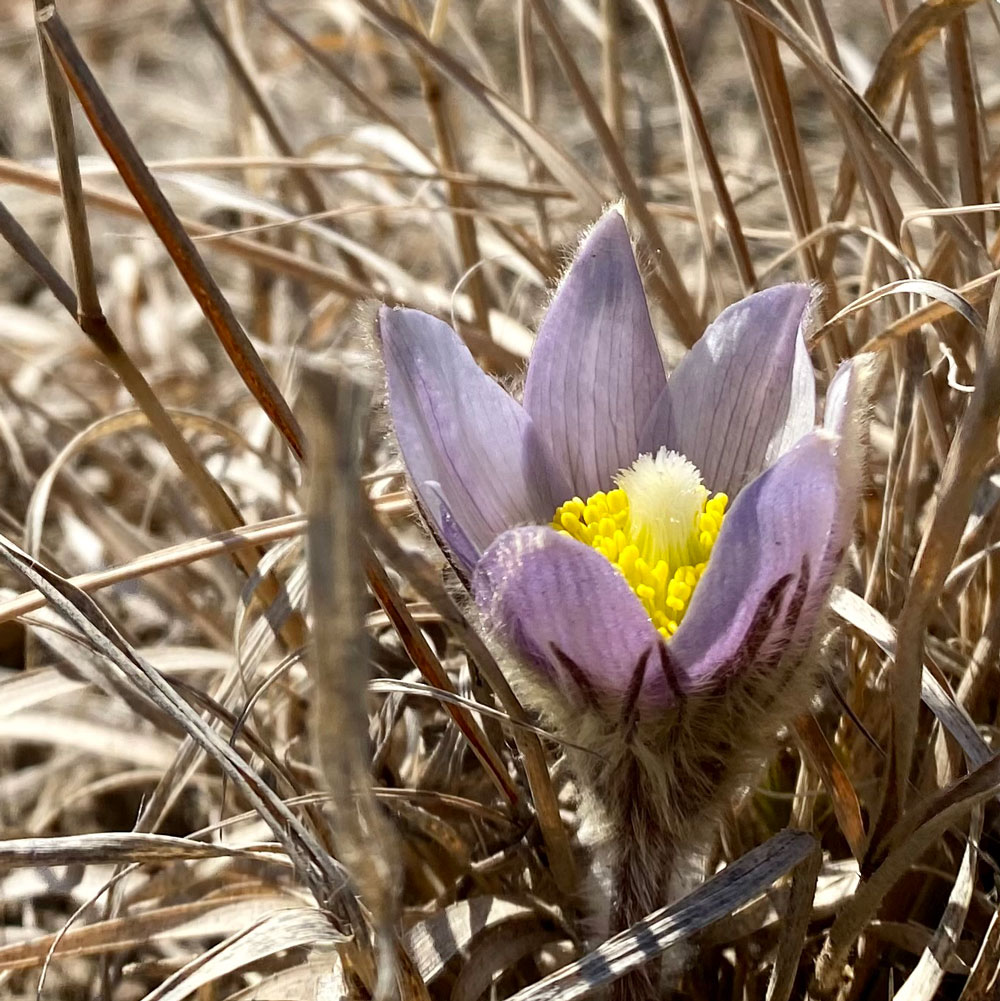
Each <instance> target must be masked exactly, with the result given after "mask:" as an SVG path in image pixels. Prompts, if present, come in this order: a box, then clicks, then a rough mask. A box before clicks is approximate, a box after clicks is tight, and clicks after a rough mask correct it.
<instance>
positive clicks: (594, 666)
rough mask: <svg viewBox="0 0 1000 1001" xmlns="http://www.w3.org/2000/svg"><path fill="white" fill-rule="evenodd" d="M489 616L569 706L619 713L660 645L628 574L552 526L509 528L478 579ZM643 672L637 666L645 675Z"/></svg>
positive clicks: (476, 589)
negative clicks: (622, 573) (619, 570)
mask: <svg viewBox="0 0 1000 1001" xmlns="http://www.w3.org/2000/svg"><path fill="white" fill-rule="evenodd" d="M472 591H473V596H474V597H475V599H476V604H477V605H478V606H479V609H480V611H481V613H482V615H483V618H484V620H485V622H486V624H487V625H488V626H489V627H490V629H491V630H493V631H494V632H495V633H496V635H497V636H498V637H499V638H500V639H501V640H502V641H503V642H504V643H505V644H506V645H507V646H508V647H510V648H511V649H512V650H513V651H514V652H515V653H516V654H518V656H519V657H520V658H521V659H522V660H524V661H525V662H526V663H527V664H528V665H529V666H530V667H531V668H532V669H533V670H534V671H535V672H537V674H538V675H539V678H540V679H541V680H542V681H543V683H547V684H549V685H551V686H554V687H555V688H557V689H558V690H559V692H560V693H561V694H562V695H563V697H564V699H565V702H566V704H567V705H568V706H576V707H578V708H584V707H586V708H590V709H595V710H599V711H600V710H602V709H607V710H608V711H609V712H610V713H616V712H617V710H618V707H619V706H620V705H621V703H622V702H624V701H626V700H627V699H628V698H629V693H630V691H631V690H632V686H633V684H638V685H639V686H640V689H639V690H637V691H635V692H633V696H634V698H635V700H641V689H642V687H643V686H644V681H645V675H646V674H647V673H648V674H650V675H651V674H652V672H653V671H658V670H660V666H659V660H658V657H656V656H655V654H656V653H657V651H658V650H659V647H660V645H661V642H660V636H659V633H657V631H656V630H655V629H654V628H653V624H652V622H650V620H649V616H648V615H647V614H646V612H645V610H644V609H643V607H642V605H641V604H640V603H639V601H638V599H637V598H636V596H635V595H634V594H633V593H632V591H631V590H630V589H629V586H628V584H627V583H626V582H625V578H624V577H622V575H621V574H620V573H619V572H618V570H616V569H615V568H614V567H613V566H612V565H611V564H610V563H609V562H608V560H607V559H605V557H604V556H603V555H602V554H600V553H598V552H597V551H596V550H594V549H591V548H590V547H589V546H585V545H583V544H582V543H580V542H577V541H576V540H574V539H570V538H567V537H566V536H565V535H561V534H559V533H558V532H555V531H553V530H552V529H550V528H516V529H513V530H512V531H509V532H505V533H504V534H503V535H501V536H500V537H499V538H498V539H497V540H496V542H495V543H494V544H493V545H492V546H490V548H489V549H488V550H487V551H486V552H485V553H484V554H483V557H482V559H481V560H480V561H479V564H478V566H477V567H476V572H475V575H474V576H473V579H472ZM637 672H638V675H637Z"/></svg>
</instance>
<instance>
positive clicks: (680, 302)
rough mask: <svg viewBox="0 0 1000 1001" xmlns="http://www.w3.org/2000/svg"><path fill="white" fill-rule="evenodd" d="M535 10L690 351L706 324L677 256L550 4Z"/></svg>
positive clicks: (539, 3)
mask: <svg viewBox="0 0 1000 1001" xmlns="http://www.w3.org/2000/svg"><path fill="white" fill-rule="evenodd" d="M531 6H532V9H533V10H534V12H535V16H536V17H537V18H538V21H539V23H540V24H541V26H542V28H543V29H544V31H545V37H546V38H547V39H548V43H549V46H550V47H551V49H552V52H553V54H554V55H555V57H556V61H557V62H558V63H559V68H560V69H561V70H562V72H563V74H564V75H565V77H566V78H567V80H569V82H570V84H571V86H572V87H573V92H574V93H575V94H576V96H577V99H578V100H579V101H580V104H581V106H582V108H583V112H584V114H585V115H586V116H587V121H588V122H589V123H590V127H591V128H592V129H593V130H594V135H595V136H596V137H597V141H598V143H599V145H600V147H601V151H602V153H603V154H604V156H605V158H606V159H607V161H608V166H609V167H610V168H611V170H612V172H613V174H614V176H615V181H617V183H618V186H619V187H620V188H621V191H622V193H623V194H624V196H625V201H626V204H627V205H628V208H629V211H630V212H631V213H632V214H633V215H634V216H635V219H636V222H637V223H638V224H639V228H640V230H641V231H642V235H643V237H644V238H645V240H646V242H647V243H648V244H649V249H650V250H651V251H652V253H653V255H654V260H655V262H656V272H655V275H656V276H657V277H658V280H657V281H655V282H654V283H653V289H652V291H653V292H654V294H657V295H658V298H660V300H661V301H662V304H663V308H664V310H665V311H666V313H667V315H668V316H669V317H670V319H671V320H672V321H673V325H674V332H675V333H676V335H677V337H678V339H679V340H680V341H681V342H682V343H683V344H685V345H687V346H688V347H690V346H691V345H692V344H694V342H695V341H696V340H697V339H698V337H700V336H701V323H700V321H699V319H698V314H697V311H696V309H695V306H694V302H693V300H692V299H691V296H690V294H689V293H688V291H687V288H686V287H685V285H684V282H683V281H682V280H681V275H680V272H679V271H678V269H677V264H676V263H675V262H674V258H673V255H672V254H671V253H670V251H669V250H668V249H667V245H666V243H665V242H664V240H663V237H662V236H661V234H660V230H659V227H658V226H657V225H656V220H655V219H654V218H653V214H652V213H651V212H650V210H649V207H648V205H647V204H646V199H645V198H644V197H643V194H642V191H641V190H640V188H639V185H638V184H637V183H636V180H635V177H634V175H633V174H632V171H631V169H630V168H629V165H628V162H627V160H626V159H625V154H624V152H623V151H622V149H621V148H620V147H619V146H618V144H617V143H616V142H615V138H614V136H613V135H612V134H611V130H610V129H609V128H608V124H607V122H606V121H605V120H604V116H603V115H602V114H601V109H600V106H599V105H598V103H597V101H596V100H595V99H594V95H593V94H592V93H591V92H590V88H589V87H588V86H587V82H586V80H585V79H584V77H583V74H582V73H581V72H580V67H579V66H578V65H577V63H576V60H575V59H574V58H573V54H572V52H571V51H570V49H569V46H567V44H566V42H565V40H564V39H563V36H562V33H561V32H560V29H559V25H558V24H557V23H556V20H555V18H554V17H553V15H552V11H551V10H550V9H549V6H548V4H547V3H546V2H545V0H531Z"/></svg>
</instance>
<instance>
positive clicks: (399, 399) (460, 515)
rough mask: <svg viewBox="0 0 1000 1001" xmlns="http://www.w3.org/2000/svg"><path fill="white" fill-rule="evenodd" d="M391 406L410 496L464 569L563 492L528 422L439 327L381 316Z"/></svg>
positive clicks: (419, 318) (402, 314)
mask: <svg viewBox="0 0 1000 1001" xmlns="http://www.w3.org/2000/svg"><path fill="white" fill-rule="evenodd" d="M378 330H379V335H380V337H381V341H382V353H383V357H384V359H385V368H386V374H387V376H388V382H389V410H390V413H391V415H392V422H393V426H394V428H395V431H396V437H397V438H398V439H399V446H400V449H401V450H402V453H403V461H404V462H405V463H406V468H407V472H408V473H409V475H410V478H411V480H412V482H413V485H414V489H415V490H416V492H417V496H418V498H419V500H420V502H421V504H422V505H423V508H424V510H425V511H426V512H427V513H428V515H429V517H431V518H432V519H434V521H435V523H436V527H437V529H438V531H439V532H440V533H441V535H442V536H443V537H444V539H445V541H446V542H448V544H449V545H450V546H451V547H452V548H453V549H454V550H455V552H456V555H457V556H458V557H459V558H460V559H461V560H462V562H463V563H465V564H466V565H469V564H471V562H472V561H473V559H472V557H473V554H476V555H477V554H478V553H480V552H482V551H483V550H484V549H486V547H487V546H488V545H489V544H490V543H491V542H492V541H493V540H494V539H495V538H496V537H497V536H498V535H499V534H500V533H501V532H503V531H504V530H505V529H508V528H511V527H512V526H514V525H517V524H523V523H525V522H529V523H530V522H547V521H548V520H549V519H550V518H551V517H552V515H553V512H554V511H555V509H556V507H557V506H558V505H559V504H561V503H562V502H563V501H564V500H565V499H566V498H567V497H569V496H570V491H569V486H568V484H567V483H566V482H565V480H564V479H563V477H562V476H561V475H560V474H559V473H558V472H557V471H556V469H555V466H554V463H553V462H552V460H551V459H550V458H549V457H548V455H547V454H546V451H545V448H544V446H543V445H542V443H541V440H540V438H539V436H538V433H537V431H536V429H535V427H534V425H533V424H532V422H531V418H529V417H528V415H527V414H526V413H525V411H524V410H523V409H522V408H521V406H520V405H519V404H518V403H517V402H516V401H514V400H512V399H511V398H510V396H509V395H508V394H507V393H506V392H505V391H504V390H503V389H502V388H501V387H500V386H499V385H497V383H495V382H494V381H493V380H492V379H491V378H490V377H489V376H487V375H486V373H484V372H483V371H482V369H480V368H479V366H478V365H477V364H476V362H475V360H474V359H473V357H472V355H471V354H470V353H469V349H468V348H467V347H466V346H465V345H464V344H463V343H462V341H461V340H460V339H459V337H458V335H457V334H456V333H455V332H454V331H453V330H452V329H451V327H449V326H448V325H447V324H446V323H443V322H442V321H441V320H438V319H436V318H435V317H433V316H429V315H428V314H426V313H421V312H418V311H417V310H413V309H389V308H387V307H385V306H383V307H382V309H380V310H379V315H378Z"/></svg>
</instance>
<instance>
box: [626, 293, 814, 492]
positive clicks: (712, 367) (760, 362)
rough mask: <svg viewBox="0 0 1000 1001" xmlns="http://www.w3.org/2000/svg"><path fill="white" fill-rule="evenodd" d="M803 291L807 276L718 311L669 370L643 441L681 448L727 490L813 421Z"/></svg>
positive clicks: (710, 482) (648, 448) (709, 480)
mask: <svg viewBox="0 0 1000 1001" xmlns="http://www.w3.org/2000/svg"><path fill="white" fill-rule="evenodd" d="M809 295H810V292H809V287H808V286H806V285H779V286H777V287H775V288H771V289H767V290H766V291H764V292H758V293H756V294H755V295H751V296H748V297H747V298H746V299H743V300H742V301H740V302H738V303H736V304H735V305H733V306H730V307H729V308H728V309H726V310H725V311H723V313H722V314H721V315H720V316H719V318H718V319H717V320H716V321H715V323H713V324H712V325H711V326H710V327H709V328H708V329H707V330H706V331H705V333H704V335H703V336H702V338H701V340H699V341H698V343H697V344H696V345H695V346H694V347H693V348H692V349H691V351H690V352H689V354H688V355H687V357H686V358H685V359H684V360H683V361H682V362H681V364H680V365H679V366H678V367H677V370H676V371H675V372H674V373H673V375H671V377H670V381H669V383H668V385H667V387H666V389H664V391H663V392H662V394H661V395H660V398H659V399H658V400H657V402H656V406H655V408H654V410H653V412H652V414H651V416H650V418H649V421H648V422H647V424H646V426H645V428H644V430H643V432H642V435H641V437H640V442H639V450H640V451H641V452H656V450H657V449H658V448H659V447H660V446H661V445H666V446H667V447H668V448H672V449H675V450H676V451H679V452H682V453H683V454H684V455H686V456H687V457H688V458H689V459H690V460H691V461H692V462H693V463H694V464H695V465H696V466H697V467H698V468H699V469H700V470H701V473H702V476H703V477H704V479H705V485H706V486H707V487H708V488H709V489H710V490H713V491H718V490H722V491H725V492H726V493H728V494H730V495H731V496H732V495H735V494H736V493H737V492H738V491H739V490H740V489H741V488H742V487H743V486H745V485H746V484H747V483H748V482H749V481H750V480H752V479H753V478H754V477H755V476H756V475H757V474H758V473H760V471H761V470H762V469H765V468H766V467H767V466H768V465H770V464H771V463H773V462H774V461H775V460H776V459H777V458H778V457H779V456H780V455H782V454H783V453H784V452H786V451H787V450H788V449H789V448H791V446H792V445H794V444H795V442H796V441H798V440H799V439H800V438H801V437H802V436H803V435H805V434H807V433H808V432H809V431H811V430H812V428H813V425H814V424H815V417H816V414H815V407H816V400H815V397H816V388H815V382H814V379H813V370H812V364H811V363H810V361H809V353H808V352H807V350H806V345H805V340H804V338H803V335H802V327H803V323H804V321H805V319H806V316H807V307H808V305H809Z"/></svg>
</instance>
